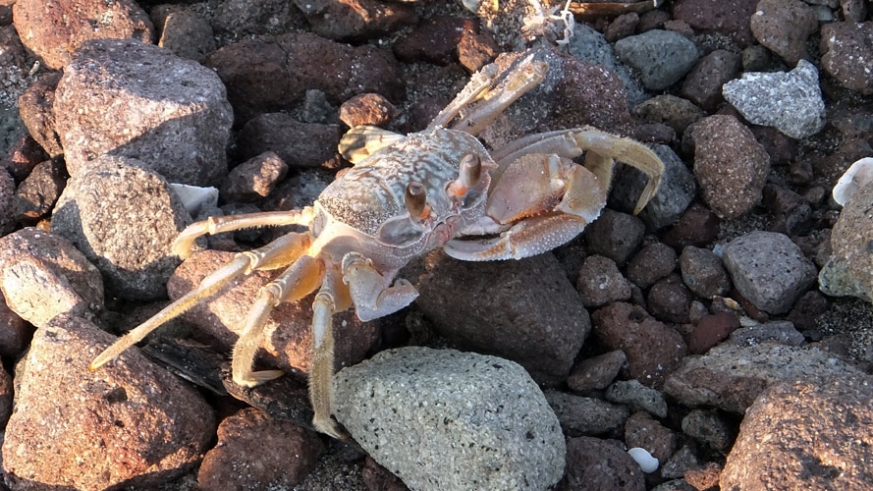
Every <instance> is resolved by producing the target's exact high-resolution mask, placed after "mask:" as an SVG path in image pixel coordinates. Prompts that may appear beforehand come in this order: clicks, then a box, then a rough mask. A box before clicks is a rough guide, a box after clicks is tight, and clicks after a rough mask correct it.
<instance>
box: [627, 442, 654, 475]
mask: <svg viewBox="0 0 873 491" xmlns="http://www.w3.org/2000/svg"><path fill="white" fill-rule="evenodd" d="M627 453H628V454H630V456H631V457H633V459H634V460H636V461H637V464H640V469H642V471H643V472H645V473H646V474H651V473H653V472H655V471H656V470H658V465H659V464H660V462H658V459H656V458H654V457H652V454H650V453H649V452H648V451H647V450H646V449H645V448H640V447H634V448H632V449H630V450H628V451H627Z"/></svg>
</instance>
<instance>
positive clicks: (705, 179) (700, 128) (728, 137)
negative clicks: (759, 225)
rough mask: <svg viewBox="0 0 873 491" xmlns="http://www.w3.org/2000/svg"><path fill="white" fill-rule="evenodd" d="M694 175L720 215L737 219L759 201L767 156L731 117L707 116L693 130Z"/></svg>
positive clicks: (708, 200)
mask: <svg viewBox="0 0 873 491" xmlns="http://www.w3.org/2000/svg"><path fill="white" fill-rule="evenodd" d="M692 138H693V139H694V145H695V147H694V176H695V177H696V178H697V181H698V183H699V184H700V192H701V194H702V195H703V199H704V201H706V202H707V204H708V205H709V206H710V208H712V211H713V212H715V214H716V215H718V216H719V217H720V218H736V217H738V216H740V215H742V214H744V213H746V212H747V211H749V210H751V209H752V207H753V206H755V204H757V203H759V202H760V201H761V197H762V192H763V189H764V184H766V182H767V175H768V174H769V173H770V156H769V155H768V154H767V151H766V150H764V147H763V146H761V144H759V143H758V141H757V140H755V135H753V134H752V132H751V131H750V130H749V129H748V128H747V127H745V126H744V125H743V124H742V123H740V122H739V121H738V120H737V119H736V118H735V117H733V116H722V115H717V116H709V117H708V118H706V119H703V120H701V121H700V122H698V123H697V124H696V125H695V126H694V129H693V130H692Z"/></svg>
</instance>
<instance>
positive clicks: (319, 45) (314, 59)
mask: <svg viewBox="0 0 873 491" xmlns="http://www.w3.org/2000/svg"><path fill="white" fill-rule="evenodd" d="M325 60H330V63H325V62H324V61H325ZM204 64H205V65H206V66H207V67H209V68H212V69H213V70H215V71H216V72H217V73H218V76H219V77H220V78H221V80H222V81H223V82H224V84H225V85H226V86H227V97H228V99H229V100H230V102H231V104H232V105H233V108H234V114H235V116H236V121H235V122H236V124H237V125H241V124H243V123H245V122H246V121H248V120H250V119H252V118H253V117H254V116H255V115H256V114H258V113H261V112H275V111H279V110H287V109H292V108H293V107H294V106H296V105H297V104H299V103H300V102H301V101H302V100H303V96H304V93H305V92H306V91H307V90H309V89H318V90H320V91H322V92H324V93H325V95H326V96H327V100H328V101H329V102H330V103H331V104H336V105H339V104H341V103H342V102H344V101H346V100H348V99H349V98H351V97H352V96H354V95H356V94H364V93H368V92H375V93H377V94H381V95H383V96H384V97H386V98H387V99H388V100H391V101H397V100H399V99H400V98H401V97H402V94H403V88H402V83H401V80H402V77H400V72H399V67H398V65H397V60H396V59H395V58H394V56H393V55H392V54H391V53H390V52H388V51H385V50H381V49H378V48H375V47H373V46H371V45H363V46H357V47H354V46H350V45H347V44H341V43H337V42H334V41H330V40H328V39H324V38H321V37H318V36H316V35H314V34H309V33H305V34H283V35H281V36H276V37H262V38H257V39H246V40H243V41H240V42H238V43H234V44H231V45H228V46H225V47H223V48H221V49H219V50H217V51H215V52H213V53H211V54H210V55H209V56H207V57H206V60H204ZM266 81H269V83H266Z"/></svg>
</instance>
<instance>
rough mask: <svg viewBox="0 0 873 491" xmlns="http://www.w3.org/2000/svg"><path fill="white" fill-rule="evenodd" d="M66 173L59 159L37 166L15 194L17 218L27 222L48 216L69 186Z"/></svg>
mask: <svg viewBox="0 0 873 491" xmlns="http://www.w3.org/2000/svg"><path fill="white" fill-rule="evenodd" d="M66 173H67V172H66V169H64V166H63V163H62V161H61V160H59V159H52V160H46V161H45V162H40V163H39V164H37V165H36V167H34V168H33V171H32V172H31V173H30V175H29V176H27V179H25V180H24V181H22V182H21V184H20V185H19V186H18V190H17V191H16V192H15V206H14V210H15V216H16V218H17V219H18V220H20V221H27V220H33V219H36V218H41V217H44V216H46V215H48V213H49V212H50V211H51V210H52V207H53V206H54V205H55V202H56V201H57V200H58V198H59V197H60V196H61V192H62V191H63V190H64V186H65V185H66V184H67V177H68V176H67V175H66ZM0 179H2V177H0ZM7 209H8V208H7ZM0 228H2V226H0Z"/></svg>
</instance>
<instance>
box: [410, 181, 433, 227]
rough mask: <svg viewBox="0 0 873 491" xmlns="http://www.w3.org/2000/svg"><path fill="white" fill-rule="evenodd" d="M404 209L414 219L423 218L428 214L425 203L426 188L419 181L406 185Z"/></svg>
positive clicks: (428, 207)
mask: <svg viewBox="0 0 873 491" xmlns="http://www.w3.org/2000/svg"><path fill="white" fill-rule="evenodd" d="M405 198H406V209H407V210H408V211H409V216H411V217H412V218H413V219H414V220H424V219H425V218H427V216H428V215H429V214H430V206H428V205H427V189H425V188H424V186H423V185H422V184H421V183H420V182H410V183H409V184H407V185H406V196H405Z"/></svg>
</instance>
